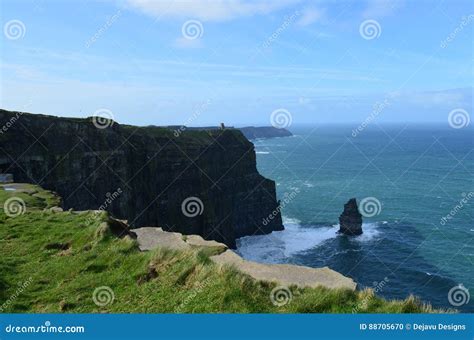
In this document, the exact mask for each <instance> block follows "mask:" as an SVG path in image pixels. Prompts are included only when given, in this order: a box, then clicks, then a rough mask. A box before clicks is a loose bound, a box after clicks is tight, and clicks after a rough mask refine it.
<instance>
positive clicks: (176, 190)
mask: <svg viewBox="0 0 474 340" xmlns="http://www.w3.org/2000/svg"><path fill="white" fill-rule="evenodd" d="M0 126H2V129H1V131H0V172H8V173H12V174H13V175H14V179H15V181H16V182H28V183H33V184H37V185H40V186H42V187H44V188H46V189H48V190H53V191H55V192H57V193H58V194H59V195H61V196H62V197H63V208H64V209H69V208H74V209H77V210H88V209H103V210H106V211H109V212H110V213H112V215H113V216H115V217H117V218H119V219H126V220H128V222H129V224H130V225H131V226H132V227H142V226H160V227H162V228H163V230H165V231H176V232H180V233H183V234H197V235H201V236H202V237H203V238H204V239H206V240H216V241H219V242H222V243H225V244H226V245H228V246H229V247H231V248H234V247H235V239H236V238H238V237H241V236H245V235H253V234H265V233H270V232H272V231H274V230H282V229H283V225H282V222H281V216H280V213H279V212H278V211H279V209H277V207H278V202H277V199H276V192H275V183H274V182H273V181H272V180H269V179H267V178H264V177H263V176H261V175H260V174H259V173H258V171H257V168H256V157H255V151H254V146H253V144H252V143H250V142H249V141H248V140H247V139H246V138H245V137H244V136H243V134H242V133H241V132H240V131H238V130H234V129H224V130H212V131H187V130H185V131H181V132H180V133H179V134H177V135H176V134H174V133H173V132H172V131H171V130H170V129H167V128H160V127H136V126H130V125H122V124H118V123H117V122H113V121H96V120H94V119H93V118H85V119H79V118H60V117H54V116H46V115H37V114H29V113H22V112H12V111H6V110H0ZM275 210H276V212H277V216H276V218H274V219H272V220H271V222H270V223H269V224H266V225H264V224H263V221H264V219H265V218H266V217H268V216H269V215H270V214H272V212H273V211H275Z"/></svg>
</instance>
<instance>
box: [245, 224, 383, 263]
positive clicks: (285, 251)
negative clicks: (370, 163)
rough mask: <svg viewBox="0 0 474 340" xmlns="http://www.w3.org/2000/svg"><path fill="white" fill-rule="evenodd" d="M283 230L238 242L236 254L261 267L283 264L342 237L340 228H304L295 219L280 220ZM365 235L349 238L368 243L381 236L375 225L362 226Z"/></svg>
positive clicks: (247, 237)
mask: <svg viewBox="0 0 474 340" xmlns="http://www.w3.org/2000/svg"><path fill="white" fill-rule="evenodd" d="M283 224H284V226H285V230H282V231H274V232H272V233H271V234H268V235H256V236H245V237H242V238H240V239H238V240H237V252H238V253H239V254H240V255H241V256H242V257H243V258H245V259H247V260H252V261H256V262H264V263H285V262H288V259H289V258H290V257H291V256H293V255H295V254H297V253H300V252H304V251H307V250H309V249H312V248H315V247H317V246H320V245H321V244H323V243H324V242H326V241H328V240H331V239H334V238H336V237H342V235H340V234H338V233H337V231H338V230H339V225H338V224H335V225H333V226H330V227H327V226H319V227H316V226H314V227H304V226H302V225H301V221H300V220H298V219H297V218H290V217H287V216H283ZM362 229H363V230H364V233H363V234H362V235H359V236H355V237H353V238H351V240H353V241H354V242H367V241H371V240H373V239H375V238H376V237H378V236H379V235H380V231H379V230H378V225H377V223H363V224H362Z"/></svg>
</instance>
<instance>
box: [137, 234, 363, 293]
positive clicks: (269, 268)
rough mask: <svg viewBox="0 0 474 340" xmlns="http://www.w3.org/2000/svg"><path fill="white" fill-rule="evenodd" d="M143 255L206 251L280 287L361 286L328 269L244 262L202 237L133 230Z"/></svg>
mask: <svg viewBox="0 0 474 340" xmlns="http://www.w3.org/2000/svg"><path fill="white" fill-rule="evenodd" d="M132 232H133V233H135V234H136V236H137V241H138V245H139V247H140V249H141V250H142V251H147V250H152V249H155V248H158V247H165V248H169V249H173V250H192V249H199V250H205V251H206V253H208V254H214V255H212V256H211V257H210V259H211V260H212V261H213V262H214V263H216V264H218V265H223V266H232V267H235V268H236V269H237V270H239V271H240V272H242V273H245V274H247V275H249V276H251V277H252V278H254V279H255V280H258V281H267V282H276V283H277V284H280V285H285V286H291V285H296V286H298V287H317V286H323V287H327V288H346V289H351V290H355V289H356V286H357V284H356V283H355V282H354V281H353V280H352V279H351V278H348V277H345V276H343V275H342V274H340V273H338V272H336V271H334V270H332V269H330V268H328V267H323V268H310V267H304V266H297V265H291V264H263V263H257V262H252V261H247V260H244V259H243V258H242V257H240V256H239V255H238V254H236V253H235V252H233V251H232V250H230V249H228V248H227V246H226V245H225V244H222V243H219V242H215V241H206V240H204V239H203V238H201V237H200V236H198V235H182V234H180V233H170V232H165V231H163V230H162V229H161V228H148V227H144V228H139V229H134V230H132Z"/></svg>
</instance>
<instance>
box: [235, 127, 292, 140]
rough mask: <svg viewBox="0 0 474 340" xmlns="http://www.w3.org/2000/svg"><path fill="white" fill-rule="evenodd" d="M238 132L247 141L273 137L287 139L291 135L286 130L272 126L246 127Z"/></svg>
mask: <svg viewBox="0 0 474 340" xmlns="http://www.w3.org/2000/svg"><path fill="white" fill-rule="evenodd" d="M239 130H240V131H242V133H243V134H244V136H245V137H247V139H249V140H251V139H257V138H274V137H289V136H293V134H292V133H291V132H290V131H288V130H287V129H278V128H276V127H273V126H261V127H254V126H247V127H243V128H239Z"/></svg>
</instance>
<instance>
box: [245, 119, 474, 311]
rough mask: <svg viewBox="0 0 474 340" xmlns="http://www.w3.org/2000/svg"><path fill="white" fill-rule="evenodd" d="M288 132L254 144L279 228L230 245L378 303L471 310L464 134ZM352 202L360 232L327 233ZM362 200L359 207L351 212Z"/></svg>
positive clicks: (472, 163) (473, 148) (469, 180)
mask: <svg viewBox="0 0 474 340" xmlns="http://www.w3.org/2000/svg"><path fill="white" fill-rule="evenodd" d="M355 128H357V126H353V125H321V126H316V127H311V126H299V127H290V128H289V130H291V131H292V132H293V134H294V136H292V137H283V138H273V139H266V140H256V141H254V144H255V149H256V153H257V167H258V169H259V171H260V173H261V174H262V175H264V176H265V177H268V178H271V179H273V180H274V181H275V182H276V185H277V195H278V198H279V199H280V200H281V213H282V216H283V222H284V225H285V230H284V231H280V232H273V233H271V234H269V235H260V236H247V237H243V238H241V239H239V240H238V243H237V244H238V249H237V251H238V253H239V254H240V255H241V256H243V257H244V258H246V259H250V260H254V261H259V262H265V263H293V264H299V265H305V266H310V267H321V266H328V267H330V268H332V269H334V270H336V271H338V272H340V273H342V274H344V275H346V276H349V277H351V278H353V279H354V280H355V281H356V282H357V283H358V286H359V288H364V287H372V288H374V289H376V290H377V294H379V295H381V296H383V297H385V298H397V299H403V298H406V297H408V296H409V295H410V294H414V295H416V296H418V297H419V298H421V299H422V300H423V301H425V302H429V303H431V304H432V305H433V306H435V307H443V308H457V309H458V310H459V311H462V312H474V296H472V298H471V297H470V296H471V295H473V294H474V223H473V221H474V220H473V217H474V209H473V207H474V176H473V175H474V133H473V132H474V129H472V128H471V127H465V128H462V129H454V128H451V127H450V126H449V125H448V124H447V123H446V125H395V124H394V125H377V124H371V125H369V126H368V127H366V128H365V129H362V131H354V129H355ZM352 197H356V198H357V201H358V203H359V210H361V209H364V210H363V212H364V213H363V215H365V216H367V217H363V220H364V222H363V230H364V233H363V234H362V235H361V236H357V237H347V236H343V235H339V234H337V233H336V231H337V230H338V218H339V215H340V214H341V212H342V210H343V205H344V203H346V202H347V201H348V200H349V199H350V198H352ZM362 200H363V202H364V207H363V208H362V206H361V205H360V202H361V201H362Z"/></svg>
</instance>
